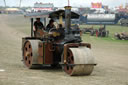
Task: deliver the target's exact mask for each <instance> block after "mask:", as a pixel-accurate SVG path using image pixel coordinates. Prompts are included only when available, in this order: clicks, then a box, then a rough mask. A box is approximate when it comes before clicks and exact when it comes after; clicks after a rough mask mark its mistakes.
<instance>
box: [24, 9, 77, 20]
mask: <svg viewBox="0 0 128 85" xmlns="http://www.w3.org/2000/svg"><path fill="white" fill-rule="evenodd" d="M60 15H61V16H62V17H63V18H65V10H58V11H53V12H35V13H28V14H26V15H24V16H25V17H28V18H45V17H48V18H57V19H59V16H60ZM71 18H72V19H77V18H79V14H77V13H75V12H71Z"/></svg>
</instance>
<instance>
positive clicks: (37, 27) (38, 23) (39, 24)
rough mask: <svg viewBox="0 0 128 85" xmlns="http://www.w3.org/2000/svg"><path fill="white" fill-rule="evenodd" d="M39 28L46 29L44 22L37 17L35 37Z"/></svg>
mask: <svg viewBox="0 0 128 85" xmlns="http://www.w3.org/2000/svg"><path fill="white" fill-rule="evenodd" d="M38 29H40V30H44V29H45V28H44V25H43V23H42V22H41V21H40V18H36V21H35V22H34V36H35V37H36V34H37V31H38Z"/></svg>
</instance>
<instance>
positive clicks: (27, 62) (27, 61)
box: [23, 41, 32, 68]
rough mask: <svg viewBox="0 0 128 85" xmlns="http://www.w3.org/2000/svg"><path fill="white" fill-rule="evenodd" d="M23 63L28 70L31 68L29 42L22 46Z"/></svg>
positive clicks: (30, 47)
mask: <svg viewBox="0 0 128 85" xmlns="http://www.w3.org/2000/svg"><path fill="white" fill-rule="evenodd" d="M23 53H24V56H23V61H24V64H25V66H27V67H28V68H31V67H32V46H31V43H30V42H29V41H27V42H26V43H25V45H24V48H23Z"/></svg>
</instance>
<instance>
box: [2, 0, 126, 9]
mask: <svg viewBox="0 0 128 85" xmlns="http://www.w3.org/2000/svg"><path fill="white" fill-rule="evenodd" d="M126 1H127V3H128V0H70V5H71V6H77V7H80V6H82V7H90V6H91V2H102V4H104V5H109V7H115V6H119V5H121V4H123V5H125V3H126ZM19 2H20V0H6V5H7V6H19ZM35 2H42V3H54V6H55V7H64V6H66V5H67V4H68V0H22V4H21V6H33V5H34V3H35ZM0 6H4V0H0Z"/></svg>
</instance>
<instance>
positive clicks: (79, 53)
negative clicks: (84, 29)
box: [22, 6, 96, 76]
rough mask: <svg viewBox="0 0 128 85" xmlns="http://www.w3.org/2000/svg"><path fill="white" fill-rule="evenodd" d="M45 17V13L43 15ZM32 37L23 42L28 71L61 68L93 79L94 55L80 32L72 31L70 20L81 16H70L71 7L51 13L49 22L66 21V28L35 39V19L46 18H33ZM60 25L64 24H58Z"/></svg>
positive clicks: (69, 73) (23, 52)
mask: <svg viewBox="0 0 128 85" xmlns="http://www.w3.org/2000/svg"><path fill="white" fill-rule="evenodd" d="M44 15H45V16H44V17H46V13H44ZM26 17H30V18H31V37H24V38H22V55H23V57H22V58H23V63H24V64H25V66H26V67H27V68H29V69H35V68H41V67H43V66H45V65H47V66H51V67H58V66H59V67H60V66H61V67H62V69H63V70H64V72H65V73H66V74H68V75H70V76H75V75H90V74H91V73H92V71H93V69H94V66H95V65H96V63H95V59H94V56H93V55H92V52H91V44H89V43H84V42H82V39H81V35H80V29H78V28H77V29H71V24H70V23H71V18H73V19H74V18H75V19H76V18H79V15H78V14H76V13H74V12H71V7H70V6H66V7H65V10H58V11H54V12H51V13H49V16H48V18H54V17H55V18H56V19H62V18H65V27H64V28H58V29H53V30H51V31H50V32H47V33H46V32H45V31H44V32H43V34H39V33H42V32H40V31H41V30H38V31H39V32H38V37H37V36H33V18H35V17H36V18H37V17H43V14H41V15H39V16H38V14H36V15H34V14H31V15H26ZM59 21H61V20H59Z"/></svg>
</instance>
